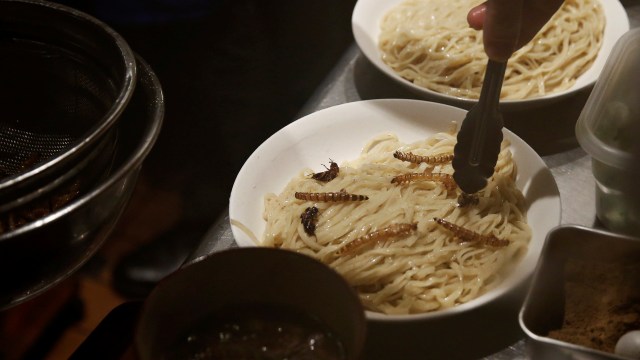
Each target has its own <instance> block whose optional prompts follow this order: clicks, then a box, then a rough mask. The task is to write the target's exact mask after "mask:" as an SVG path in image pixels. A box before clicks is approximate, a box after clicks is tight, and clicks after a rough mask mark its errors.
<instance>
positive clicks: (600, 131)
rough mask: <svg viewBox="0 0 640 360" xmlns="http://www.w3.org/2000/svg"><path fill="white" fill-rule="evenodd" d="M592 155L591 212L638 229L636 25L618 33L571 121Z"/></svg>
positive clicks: (639, 66) (639, 34)
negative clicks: (593, 208)
mask: <svg viewBox="0 0 640 360" xmlns="http://www.w3.org/2000/svg"><path fill="white" fill-rule="evenodd" d="M576 137H577V139H578V142H579V143H580V146H582V148H583V149H584V150H585V151H586V152H587V153H589V155H591V157H592V170H593V175H594V177H595V179H596V214H597V216H598V218H599V219H600V221H601V222H602V223H603V225H605V226H606V227H607V228H608V229H610V230H612V231H616V232H621V233H626V234H630V235H639V234H640V29H634V30H631V31H629V32H627V33H626V34H625V35H623V36H622V37H621V38H620V39H619V40H618V42H617V43H616V45H615V46H614V48H613V51H612V53H611V55H610V56H609V58H608V60H607V62H606V64H605V67H604V69H603V72H602V74H601V76H600V78H599V79H598V81H597V82H596V85H595V86H594V88H593V91H592V92H591V95H590V96H589V99H588V100H587V103H586V104H585V106H584V108H583V110H582V113H581V114H580V117H579V119H578V122H577V124H576Z"/></svg>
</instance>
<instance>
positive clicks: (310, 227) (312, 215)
mask: <svg viewBox="0 0 640 360" xmlns="http://www.w3.org/2000/svg"><path fill="white" fill-rule="evenodd" d="M300 219H301V221H302V226H303V227H304V232H306V233H307V234H309V235H315V234H316V220H317V219H318V208H317V207H315V206H313V207H308V208H306V209H305V210H304V212H303V213H302V214H300Z"/></svg>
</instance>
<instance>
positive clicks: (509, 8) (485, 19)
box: [467, 0, 563, 61]
mask: <svg viewBox="0 0 640 360" xmlns="http://www.w3.org/2000/svg"><path fill="white" fill-rule="evenodd" d="M562 2H563V0H487V1H486V2H485V3H483V4H481V5H478V6H476V7H474V8H473V9H471V10H470V11H469V13H468V15H467V22H468V23H469V25H470V26H471V27H472V28H474V29H476V30H483V31H484V34H483V38H484V50H485V52H486V53H487V56H489V58H490V59H492V60H496V61H507V60H508V59H509V57H510V56H511V54H513V52H515V51H516V50H518V49H520V48H521V47H522V46H524V45H525V44H526V43H528V42H529V41H531V39H533V37H534V36H535V35H536V34H537V33H538V31H540V29H541V28H542V27H543V26H544V25H545V24H546V23H547V21H549V19H550V18H551V16H553V14H554V13H555V12H556V11H557V10H558V9H559V8H560V5H562Z"/></svg>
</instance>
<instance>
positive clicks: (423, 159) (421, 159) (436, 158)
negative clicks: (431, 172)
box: [393, 151, 453, 164]
mask: <svg viewBox="0 0 640 360" xmlns="http://www.w3.org/2000/svg"><path fill="white" fill-rule="evenodd" d="M393 157H394V158H396V159H398V160H402V161H407V162H410V163H414V164H420V163H427V164H444V163H448V162H451V160H453V154H438V155H431V156H422V155H415V154H413V153H410V152H406V153H404V152H401V151H396V152H394V153H393Z"/></svg>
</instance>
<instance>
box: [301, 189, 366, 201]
mask: <svg viewBox="0 0 640 360" xmlns="http://www.w3.org/2000/svg"><path fill="white" fill-rule="evenodd" d="M294 196H295V197H296V199H299V200H307V201H322V202H345V201H364V200H368V199H369V197H368V196H366V195H356V194H349V193H348V192H346V191H344V190H340V192H324V193H308V192H296V193H295V195H294Z"/></svg>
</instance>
